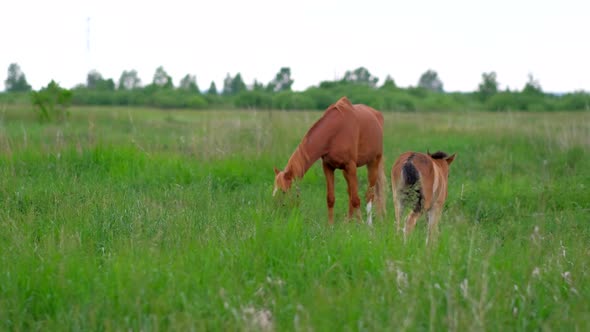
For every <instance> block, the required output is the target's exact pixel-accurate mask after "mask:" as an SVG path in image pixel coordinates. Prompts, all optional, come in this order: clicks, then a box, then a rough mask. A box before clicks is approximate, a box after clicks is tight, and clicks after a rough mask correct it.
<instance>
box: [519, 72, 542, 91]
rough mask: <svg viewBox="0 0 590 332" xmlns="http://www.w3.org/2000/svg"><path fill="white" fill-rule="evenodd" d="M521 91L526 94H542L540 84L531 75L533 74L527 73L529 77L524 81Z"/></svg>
mask: <svg viewBox="0 0 590 332" xmlns="http://www.w3.org/2000/svg"><path fill="white" fill-rule="evenodd" d="M522 93H524V94H527V95H542V94H543V89H541V84H540V83H539V80H537V79H535V78H534V77H533V74H529V79H528V81H527V82H526V84H525V85H524V88H523V89H522Z"/></svg>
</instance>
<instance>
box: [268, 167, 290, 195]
mask: <svg viewBox="0 0 590 332" xmlns="http://www.w3.org/2000/svg"><path fill="white" fill-rule="evenodd" d="M292 183H293V174H292V173H291V172H290V171H287V172H285V171H279V170H278V169H277V168H276V167H275V186H274V189H273V191H272V195H273V196H274V195H275V194H276V193H277V191H278V190H281V191H282V192H287V191H289V189H290V188H291V184H292Z"/></svg>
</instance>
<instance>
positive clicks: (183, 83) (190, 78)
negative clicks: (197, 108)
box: [178, 74, 200, 92]
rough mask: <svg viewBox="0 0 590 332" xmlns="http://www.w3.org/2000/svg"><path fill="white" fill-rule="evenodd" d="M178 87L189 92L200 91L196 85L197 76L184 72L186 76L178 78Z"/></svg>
mask: <svg viewBox="0 0 590 332" xmlns="http://www.w3.org/2000/svg"><path fill="white" fill-rule="evenodd" d="M178 88H179V89H181V90H185V91H190V92H200V91H199V86H198V85H197V77H196V76H195V75H190V74H186V76H184V77H183V78H182V79H181V80H180V85H179V86H178Z"/></svg>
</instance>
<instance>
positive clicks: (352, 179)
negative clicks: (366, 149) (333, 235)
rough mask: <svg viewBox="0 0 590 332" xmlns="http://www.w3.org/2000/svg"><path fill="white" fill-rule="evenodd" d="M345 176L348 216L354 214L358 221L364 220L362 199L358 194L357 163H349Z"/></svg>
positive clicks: (345, 169)
mask: <svg viewBox="0 0 590 332" xmlns="http://www.w3.org/2000/svg"><path fill="white" fill-rule="evenodd" d="M343 173H344V178H345V179H346V183H347V185H348V218H352V216H353V215H354V216H355V217H356V218H357V220H358V221H360V222H362V218H361V211H360V206H361V199H360V198H359V194H358V182H357V177H356V163H353V162H351V163H349V164H348V165H347V166H346V167H345V168H344V172H343Z"/></svg>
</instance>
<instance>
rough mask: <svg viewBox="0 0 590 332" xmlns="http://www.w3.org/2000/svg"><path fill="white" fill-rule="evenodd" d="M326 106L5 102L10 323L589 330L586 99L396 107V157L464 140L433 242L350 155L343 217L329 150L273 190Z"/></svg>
mask: <svg viewBox="0 0 590 332" xmlns="http://www.w3.org/2000/svg"><path fill="white" fill-rule="evenodd" d="M319 116H320V113H318V112H290V113H289V112H278V111H276V112H255V111H233V112H222V111H207V112H190V111H157V110H146V109H127V108H102V109H101V108H74V109H72V114H71V116H70V118H69V120H68V121H67V122H66V123H63V124H41V123H39V122H38V121H37V120H36V118H35V117H34V114H32V112H30V111H29V110H27V109H20V108H3V109H0V205H1V208H0V330H15V331H19V330H20V331H24V330H26V331H30V330H43V331H52V330H63V331H68V330H84V331H89V330H90V331H92V330H104V331H113V330H144V331H159V330H174V331H188V330H195V331H203V330H222V331H231V330H243V331H275V330H276V331H283V330H296V331H308V330H313V331H358V330H368V331H376V330H377V331H378V330H395V331H422V330H429V331H441V330H451V331H480V330H485V331H507V330H513V331H532V330H562V331H588V330H590V114H589V113H588V112H585V113H582V112H580V113H535V114H532V113H496V114H492V113H479V112H475V113H473V112H470V113H426V114H415V113H412V114H409V113H387V114H385V121H386V128H385V156H386V170H387V173H389V170H390V168H391V166H392V164H393V161H394V159H395V157H396V156H397V155H398V154H400V153H401V152H404V151H406V150H419V151H425V150H426V149H430V151H434V150H445V151H446V152H449V153H454V152H456V153H457V158H456V160H455V162H454V163H453V165H452V166H451V175H450V179H449V180H450V188H449V199H448V200H447V204H446V208H445V211H444V213H443V217H442V220H441V222H440V224H439V225H440V231H441V232H440V235H439V237H438V241H437V242H436V243H435V244H434V245H433V246H430V247H427V246H426V245H425V243H424V242H425V241H424V240H425V236H426V227H425V220H424V219H421V220H420V221H419V223H418V227H417V229H416V231H415V232H414V233H413V234H412V236H411V238H410V239H409V242H408V243H407V244H405V245H404V244H403V242H402V237H401V235H400V234H397V233H396V232H395V230H394V227H393V204H392V201H391V198H390V197H389V195H391V190H389V191H388V193H387V194H388V199H387V203H388V215H387V218H386V219H385V220H378V221H377V223H376V225H374V227H372V228H370V227H368V226H366V225H362V224H357V223H346V222H345V218H344V217H345V213H346V210H347V204H348V203H347V199H346V186H345V181H344V179H343V177H342V175H341V173H340V172H338V174H337V179H336V191H337V193H336V208H335V215H336V224H335V226H334V227H329V226H328V225H327V209H326V205H325V182H324V178H323V173H322V170H321V166H320V165H319V163H318V164H316V165H314V166H313V167H312V169H311V170H310V171H309V172H308V174H306V176H305V178H304V179H303V180H302V181H301V182H300V183H299V186H300V191H301V197H300V198H299V199H296V198H293V199H291V200H290V201H288V204H286V205H281V204H279V203H278V202H276V201H274V200H273V199H272V197H271V191H272V184H273V177H274V173H273V166H277V167H280V168H282V167H283V166H284V165H285V164H286V162H287V159H288V157H289V155H290V153H291V152H292V151H293V150H294V149H295V147H296V145H297V144H298V143H299V140H300V139H301V137H302V136H303V134H304V133H305V131H306V130H307V128H308V127H309V126H310V125H311V124H312V123H313V122H314V121H315V120H316V119H317V118H318V117H319ZM388 177H389V174H388ZM360 182H361V185H360V186H361V188H362V194H364V190H365V188H366V183H367V181H366V170H365V169H364V168H363V169H361V171H360Z"/></svg>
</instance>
